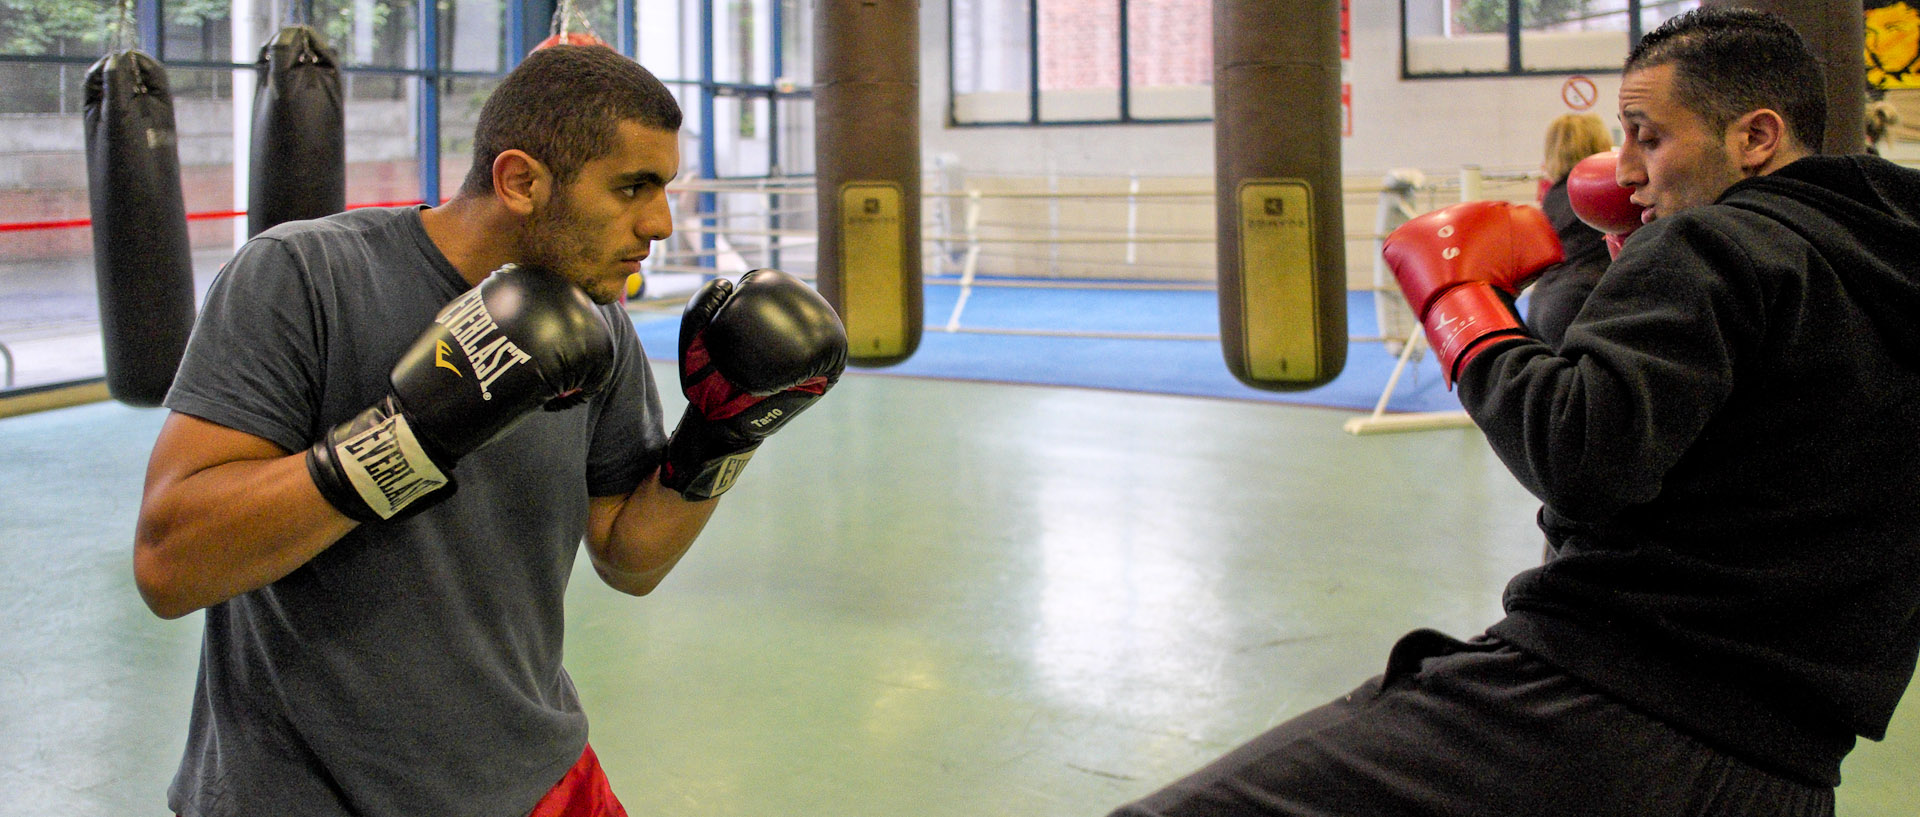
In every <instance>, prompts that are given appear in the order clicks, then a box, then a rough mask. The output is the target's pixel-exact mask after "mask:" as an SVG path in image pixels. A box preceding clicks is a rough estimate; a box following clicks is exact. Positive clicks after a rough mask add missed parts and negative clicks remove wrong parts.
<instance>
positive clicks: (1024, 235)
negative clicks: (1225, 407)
mask: <svg viewBox="0 0 1920 817" xmlns="http://www.w3.org/2000/svg"><path fill="white" fill-rule="evenodd" d="M923 183H924V184H923V190H924V192H923V194H922V201H923V207H922V213H923V217H922V222H921V259H922V262H923V264H924V267H925V270H926V274H925V278H924V282H923V283H924V286H925V292H926V297H927V298H928V305H927V313H926V316H925V321H924V327H923V328H924V331H925V332H926V333H928V335H929V336H969V335H970V336H992V337H1000V338H1025V339H1030V340H1041V341H1044V340H1047V339H1074V340H1082V341H1085V340H1109V341H1121V342H1127V341H1140V342H1173V343H1181V344H1201V345H1211V346H1216V347H1217V346H1218V345H1219V344H1220V343H1221V335H1220V330H1219V326H1218V321H1217V319H1210V320H1208V321H1206V323H1207V324H1209V325H1195V322H1194V321H1195V316H1194V315H1193V314H1187V315H1185V316H1184V317H1181V316H1174V315H1171V313H1169V318H1168V320H1165V321H1156V320H1154V319H1153V316H1152V315H1147V316H1129V317H1124V319H1118V320H1114V321H1110V322H1109V323H1108V324H1107V325H1101V324H1099V323H1098V322H1097V321H1093V320H1092V319H1091V318H1087V317H1085V316H1079V315H1075V314H1073V312H1074V311H1075V310H1078V309H1080V308H1081V307H1080V306H1077V305H1076V304H1091V305H1092V306H1087V307H1086V308H1087V309H1089V310H1091V309H1095V308H1103V309H1108V310H1115V309H1118V310H1125V309H1127V308H1128V307H1127V306H1126V305H1125V304H1126V303H1128V301H1127V299H1128V298H1129V297H1135V298H1137V300H1138V303H1139V308H1141V309H1147V310H1151V309H1155V308H1157V304H1159V303H1161V302H1160V301H1157V300H1155V299H1156V298H1158V297H1162V296H1166V295H1167V294H1169V293H1173V294H1179V293H1184V294H1186V297H1197V298H1202V299H1206V300H1207V301H1209V302H1210V301H1211V299H1212V298H1213V297H1215V296H1216V295H1217V292H1218V284H1217V282H1216V278H1215V267H1216V260H1215V253H1216V246H1217V245H1216V238H1215V234H1214V232H1213V229H1212V227H1213V219H1214V215H1215V213H1214V209H1215V200H1214V196H1215V192H1216V191H1215V190H1214V188H1213V182H1212V179H1211V178H1207V177H1143V176H1139V175H1129V176H1113V177H1087V176H1071V177H1070V176H1060V175H1052V176H986V175H968V174H965V173H963V172H960V171H958V170H956V169H954V168H951V167H946V168H938V169H936V170H935V172H932V173H929V174H926V176H925V178H924V179H923ZM1537 184H1538V175H1537V173H1536V172H1532V171H1517V170H1505V171H1499V170H1496V171H1487V170H1484V169H1482V168H1479V167H1477V166H1466V167H1461V168H1458V169H1456V170H1455V172H1452V173H1449V174H1445V175H1442V174H1433V175H1428V174H1424V173H1420V172H1418V171H1395V172H1393V173H1391V174H1388V175H1387V177H1386V178H1385V179H1384V180H1383V179H1381V178H1380V177H1377V176H1365V177H1363V176H1350V177H1348V178H1346V179H1344V180H1343V185H1342V191H1341V199H1342V204H1343V207H1344V209H1345V220H1344V222H1345V223H1346V224H1348V225H1363V224H1371V225H1373V229H1348V230H1346V231H1345V233H1344V235H1343V239H1344V241H1345V244H1346V247H1347V275H1346V282H1347V289H1348V294H1349V296H1350V301H1351V302H1352V304H1353V308H1358V309H1364V310H1365V311H1367V312H1368V313H1369V314H1371V315H1372V318H1371V319H1370V320H1361V321H1359V323H1360V324H1362V325H1360V326H1356V327H1354V329H1355V331H1354V332H1352V333H1351V334H1350V335H1349V336H1348V343H1349V344H1350V346H1351V347H1353V348H1356V349H1358V348H1359V347H1363V346H1364V347H1373V348H1371V349H1369V350H1368V354H1369V355H1370V357H1369V358H1367V359H1365V360H1362V361H1361V363H1362V364H1364V365H1363V366H1362V368H1363V369H1365V370H1366V371H1363V372H1356V373H1355V374H1356V375H1365V376H1368V377H1371V378H1372V384H1371V387H1370V391H1369V392H1368V399H1366V400H1365V401H1364V403H1358V402H1356V401H1354V400H1351V399H1344V401H1343V402H1342V403H1341V404H1340V406H1339V407H1342V408H1347V409H1351V410H1360V411H1366V412H1368V413H1367V414H1365V415H1363V416H1361V417H1353V418H1350V419H1348V420H1347V421H1346V422H1345V428H1346V430H1347V431H1348V432H1350V433H1353V434H1368V433H1377V432H1383V431H1405V430H1418V429H1427V428H1447V427H1460V426H1465V425H1469V424H1470V422H1469V421H1468V420H1467V418H1466V416H1465V414H1464V413H1463V412H1460V411H1459V410H1458V403H1457V401H1451V400H1450V398H1446V397H1444V396H1443V397H1442V399H1441V400H1440V402H1443V403H1447V405H1445V406H1443V407H1440V408H1438V409H1433V408H1432V407H1431V406H1429V405H1427V404H1430V403H1432V402H1434V401H1433V400H1431V399H1424V400H1413V401H1410V400H1403V399H1397V397H1396V396H1397V395H1404V394H1405V393H1406V392H1407V388H1406V386H1407V384H1408V383H1409V382H1415V383H1416V385H1417V386H1424V387H1428V388H1431V387H1432V386H1433V384H1432V383H1431V382H1430V381H1432V380H1434V379H1435V377H1434V376H1433V374H1432V373H1430V372H1425V371H1424V370H1423V369H1422V363H1423V361H1424V358H1425V357H1426V356H1425V355H1423V353H1422V352H1423V349H1424V338H1423V337H1422V336H1421V332H1420V327H1419V324H1418V322H1416V321H1414V319H1413V316H1412V314H1411V313H1410V312H1409V311H1408V310H1407V309H1406V307H1405V304H1404V302H1403V301H1402V300H1401V299H1400V296H1399V292H1398V288H1397V287H1396V286H1395V285H1394V284H1393V282H1392V279H1391V275H1390V273H1389V272H1387V271H1386V270H1385V268H1384V265H1381V264H1379V262H1378V261H1377V259H1378V257H1379V245H1380V241H1381V240H1382V239H1383V238H1384V237H1385V235H1386V233H1387V232H1388V231H1390V230H1391V229H1392V227H1394V226H1397V225H1398V224H1399V223H1401V222H1403V221H1405V220H1406V218H1410V217H1411V216H1413V215H1417V214H1418V213H1421V212H1426V211H1428V210H1432V209H1436V208H1438V207H1440V206H1444V205H1445V204H1449V203H1452V202H1453V201H1461V200H1470V199H1484V198H1498V199H1506V200H1511V201H1519V202H1532V201H1534V200H1535V198H1536V196H1537V190H1538V187H1537ZM672 192H673V193H674V195H676V196H677V198H676V213H677V214H678V215H677V216H676V229H677V232H676V234H675V236H674V237H672V238H671V239H669V240H668V241H667V242H664V243H663V245H662V246H660V247H657V248H656V251H655V255H654V257H653V258H651V259H649V261H648V262H647V265H646V267H645V269H644V270H643V274H644V275H646V276H648V281H649V284H648V287H647V289H646V294H645V296H644V297H641V298H638V299H637V300H636V301H635V302H633V303H632V304H630V306H631V307H632V308H633V309H634V311H635V312H636V314H641V315H657V314H660V313H664V312H671V311H673V310H675V309H677V306H678V303H679V302H680V299H681V298H683V297H684V295H685V294H687V293H689V292H691V289H692V285H691V284H683V285H680V286H677V287H676V286H672V285H667V286H656V284H655V282H656V281H657V280H661V279H667V280H671V279H673V278H675V277H684V278H686V279H688V280H693V281H697V280H698V276H704V275H714V274H718V275H738V274H739V273H742V272H745V271H746V270H748V269H752V268H755V267H759V266H776V267H779V268H781V269H785V270H787V271H790V272H793V273H795V274H797V275H800V276H801V277H803V278H808V279H809V280H812V279H813V276H814V263H815V258H814V256H815V253H816V252H817V246H818V237H817V234H816V232H815V225H816V219H815V211H814V209H813V207H812V203H813V202H814V200H815V190H814V187H813V180H812V179H811V178H809V177H784V178H771V179H762V180H752V181H711V180H692V181H688V182H684V183H676V184H675V185H674V189H673V191H672ZM1023 294H1024V296H1023ZM1130 294H1132V295H1130ZM1175 297H1179V296H1178V295H1176V296H1175ZM1023 300H1029V301H1032V302H1034V303H1035V304H1038V303H1040V302H1042V301H1045V302H1047V303H1057V304H1060V307H1059V308H1057V309H1054V310H1052V311H1051V312H1049V311H1048V310H1046V309H1042V308H1040V307H1038V306H1031V305H1030V306H1027V307H1023V308H1020V309H1019V310H1018V312H1019V316H1020V317H1021V318H1023V319H1024V320H1023V321H1013V320H1011V319H1010V318H1008V317H1007V313H1006V311H1005V307H1004V306H1002V305H1004V304H1008V303H1019V302H1021V301H1023ZM1182 308H1184V309H1187V310H1188V312H1189V313H1191V312H1192V310H1193V309H1195V308H1196V307H1182ZM995 309H998V310H1001V311H1000V312H997V313H994V314H988V313H987V312H985V311H983V310H995ZM1212 366H1213V367H1214V368H1222V367H1221V366H1220V365H1219V363H1218V361H1217V360H1216V361H1214V362H1213V363H1212ZM1343 377H1345V376H1344V375H1343ZM1227 390H1228V391H1232V390H1233V389H1232V387H1231V386H1229V387H1228V388H1227ZM1314 395H1315V392H1313V391H1309V392H1307V393H1305V394H1304V395H1303V399H1302V400H1301V402H1308V403H1312V402H1315V401H1314ZM1241 396H1254V394H1253V390H1251V389H1244V390H1241ZM1431 397H1432V395H1429V398H1431Z"/></svg>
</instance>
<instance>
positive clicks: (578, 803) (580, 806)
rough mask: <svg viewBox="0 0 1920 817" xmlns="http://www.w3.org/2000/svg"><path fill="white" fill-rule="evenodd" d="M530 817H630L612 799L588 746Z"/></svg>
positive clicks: (609, 785) (605, 775)
mask: <svg viewBox="0 0 1920 817" xmlns="http://www.w3.org/2000/svg"><path fill="white" fill-rule="evenodd" d="M527 817H627V809H626V807H625V806H622V805H620V800H619V798H616V797H614V796H613V786H612V785H611V784H609V783H608V782H607V773H606V772H605V771H604V770H602V769H601V768H600V758H598V757H596V756H594V754H593V747H592V746H588V747H587V748H586V751H583V752H581V753H580V761H579V762H577V763H575V764H573V768H571V769H568V770H567V773H566V775H565V776H564V777H561V778H560V782H558V783H555V784H553V789H552V790H550V791H548V792H547V796H545V797H542V798H540V802H539V804H537V805H535V806H534V807H533V812H532V813H530V814H528V815H527Z"/></svg>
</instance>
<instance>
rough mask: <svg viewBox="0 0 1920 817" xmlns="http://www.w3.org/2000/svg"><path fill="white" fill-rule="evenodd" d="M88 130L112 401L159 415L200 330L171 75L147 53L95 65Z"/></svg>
mask: <svg viewBox="0 0 1920 817" xmlns="http://www.w3.org/2000/svg"><path fill="white" fill-rule="evenodd" d="M86 127H87V135H86V143H87V204H88V207H89V209H90V210H91V212H92V217H93V271H94V278H95V283H96V289H97V290H98V292H99V298H100V342H101V346H102V347H103V350H104V352H105V358H106V368H107V393H108V394H110V395H112V396H113V398H114V399H116V400H119V401H121V402H124V403H127V404H129V405H135V406H157V405H160V401H161V399H162V398H164V397H166V396H167V389H168V387H170V386H172V385H173V374H174V372H175V371H176V370H178V369H179V368H180V355H181V353H182V352H184V351H185V350H186V347H187V334H188V333H189V332H191V331H192V330H193V253H192V249H191V245H190V244H189V243H188V241H187V206H186V200H185V199H184V198H183V197H182V195H181V192H180V150H179V146H178V142H179V139H178V135H177V131H176V130H175V129H174V120H173V96H172V95H171V94H170V93H168V91H167V75H166V71H165V69H163V68H161V66H160V63H159V62H157V61H155V60H154V59H153V58H152V57H149V56H147V55H146V54H143V53H141V52H139V51H116V52H114V53H112V54H108V55H107V56H106V57H104V58H102V59H101V60H100V61H99V62H96V63H94V64H93V67H91V68H89V69H87V78H86Z"/></svg>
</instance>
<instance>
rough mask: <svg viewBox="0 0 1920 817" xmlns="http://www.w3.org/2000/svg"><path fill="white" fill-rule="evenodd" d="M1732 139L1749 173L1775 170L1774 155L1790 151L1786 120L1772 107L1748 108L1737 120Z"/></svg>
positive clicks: (1743, 169) (1730, 134)
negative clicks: (1750, 109) (1752, 109)
mask: <svg viewBox="0 0 1920 817" xmlns="http://www.w3.org/2000/svg"><path fill="white" fill-rule="evenodd" d="M1728 135H1729V137H1730V139H1729V141H1730V142H1731V144H1732V147H1733V149H1734V150H1735V151H1736V152H1738V154H1739V159H1740V169H1741V170H1742V171H1744V172H1746V173H1747V174H1749V175H1753V174H1759V173H1764V172H1768V171H1770V170H1772V167H1771V165H1772V163H1773V160H1774V157H1776V156H1782V155H1784V154H1785V153H1787V152H1788V151H1787V146H1788V140H1790V139H1792V138H1793V137H1792V136H1791V135H1790V134H1789V133H1788V132H1787V120H1785V119H1783V118H1781V116H1780V114H1779V113H1778V112H1775V111H1774V110H1772V109H1770V108H1761V109H1759V110H1755V111H1748V112H1747V113H1746V115H1745V116H1742V117H1740V118H1739V119H1737V120H1734V123H1733V126H1732V127H1731V128H1729V131H1728Z"/></svg>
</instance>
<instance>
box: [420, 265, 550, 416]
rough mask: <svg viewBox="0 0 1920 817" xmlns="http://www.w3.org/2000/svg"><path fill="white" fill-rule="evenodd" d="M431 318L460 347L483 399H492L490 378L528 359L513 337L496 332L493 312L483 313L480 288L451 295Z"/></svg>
mask: <svg viewBox="0 0 1920 817" xmlns="http://www.w3.org/2000/svg"><path fill="white" fill-rule="evenodd" d="M434 320H435V321H437V322H439V324H440V325H442V326H445V327H447V331H448V332H451V333H452V334H453V340H454V342H455V343H458V344H460V351H462V352H464V353H466V356H467V362H468V363H470V364H472V366H473V378H474V382H475V383H477V384H478V385H479V386H480V398H481V399H483V400H492V399H493V395H492V394H491V393H490V392H488V391H487V388H488V387H489V386H492V385H493V381H495V380H498V379H499V378H500V376H501V375H503V374H506V373H507V371H508V370H509V369H512V368H513V367H515V366H518V365H520V364H522V363H525V362H527V361H528V360H530V359H531V358H530V356H529V355H528V354H527V353H526V352H523V351H521V350H520V347H518V346H515V345H513V341H510V340H507V338H506V336H505V335H502V334H501V333H500V327H499V326H498V325H496V324H494V322H493V316H492V315H490V314H487V304H486V302H485V301H484V300H482V298H481V292H480V290H479V289H477V288H476V289H471V290H468V291H467V293H466V294H465V295H462V296H460V297H459V298H456V299H454V302H453V303H452V304H451V305H449V306H448V307H447V308H446V309H445V310H442V311H441V313H440V316H439V317H437V318H435V319H434ZM436 363H441V364H442V365H444V361H436ZM446 368H448V369H453V370H454V372H455V373H456V374H458V373H459V371H460V370H459V369H458V368H456V367H454V366H451V365H447V366H446Z"/></svg>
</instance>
